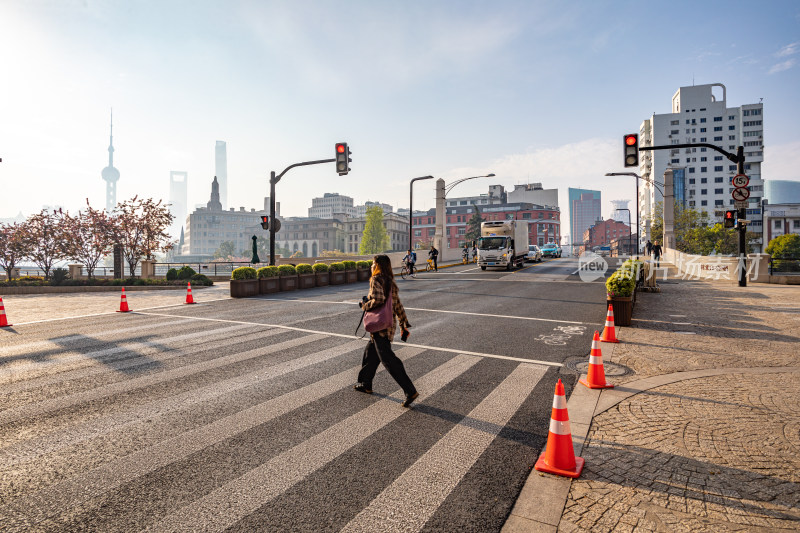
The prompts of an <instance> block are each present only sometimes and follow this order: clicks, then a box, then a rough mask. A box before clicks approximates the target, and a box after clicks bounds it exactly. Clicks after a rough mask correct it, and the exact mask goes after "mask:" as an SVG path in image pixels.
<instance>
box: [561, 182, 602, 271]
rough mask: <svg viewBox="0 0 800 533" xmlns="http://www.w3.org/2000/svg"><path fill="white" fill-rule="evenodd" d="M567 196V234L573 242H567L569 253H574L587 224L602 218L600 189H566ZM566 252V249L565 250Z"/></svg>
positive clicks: (589, 224)
mask: <svg viewBox="0 0 800 533" xmlns="http://www.w3.org/2000/svg"><path fill="white" fill-rule="evenodd" d="M568 198H569V234H570V235H572V240H573V242H571V243H568V244H567V247H569V253H570V254H573V255H574V254H576V253H577V248H576V249H573V247H581V246H583V232H584V231H586V230H587V229H588V228H589V226H591V225H592V224H594V223H595V222H597V221H598V220H602V216H601V209H600V206H601V197H600V191H593V190H590V189H573V188H571V187H570V188H569V189H568ZM565 252H566V251H565Z"/></svg>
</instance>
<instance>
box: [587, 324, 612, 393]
mask: <svg viewBox="0 0 800 533" xmlns="http://www.w3.org/2000/svg"><path fill="white" fill-rule="evenodd" d="M580 382H581V383H582V384H583V385H586V386H587V387H589V388H590V389H611V388H613V387H614V385H611V384H610V383H606V372H605V370H604V369H603V352H602V351H601V350H600V334H599V333H598V332H597V331H595V332H594V338H593V339H592V351H591V352H590V353H589V371H588V372H587V373H586V377H585V378H582V379H581V380H580Z"/></svg>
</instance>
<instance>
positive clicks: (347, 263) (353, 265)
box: [342, 261, 356, 270]
mask: <svg viewBox="0 0 800 533" xmlns="http://www.w3.org/2000/svg"><path fill="white" fill-rule="evenodd" d="M342 264H343V265H344V269H345V270H355V269H356V262H355V261H342Z"/></svg>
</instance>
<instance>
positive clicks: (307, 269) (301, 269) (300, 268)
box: [295, 263, 314, 274]
mask: <svg viewBox="0 0 800 533" xmlns="http://www.w3.org/2000/svg"><path fill="white" fill-rule="evenodd" d="M295 270H297V273H298V274H313V273H314V270H312V268H311V265H309V264H308V263H300V264H299V265H297V266H296V267H295Z"/></svg>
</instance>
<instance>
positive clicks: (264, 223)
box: [261, 215, 269, 229]
mask: <svg viewBox="0 0 800 533" xmlns="http://www.w3.org/2000/svg"><path fill="white" fill-rule="evenodd" d="M261 227H262V228H264V229H269V217H268V216H266V215H262V216H261Z"/></svg>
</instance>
